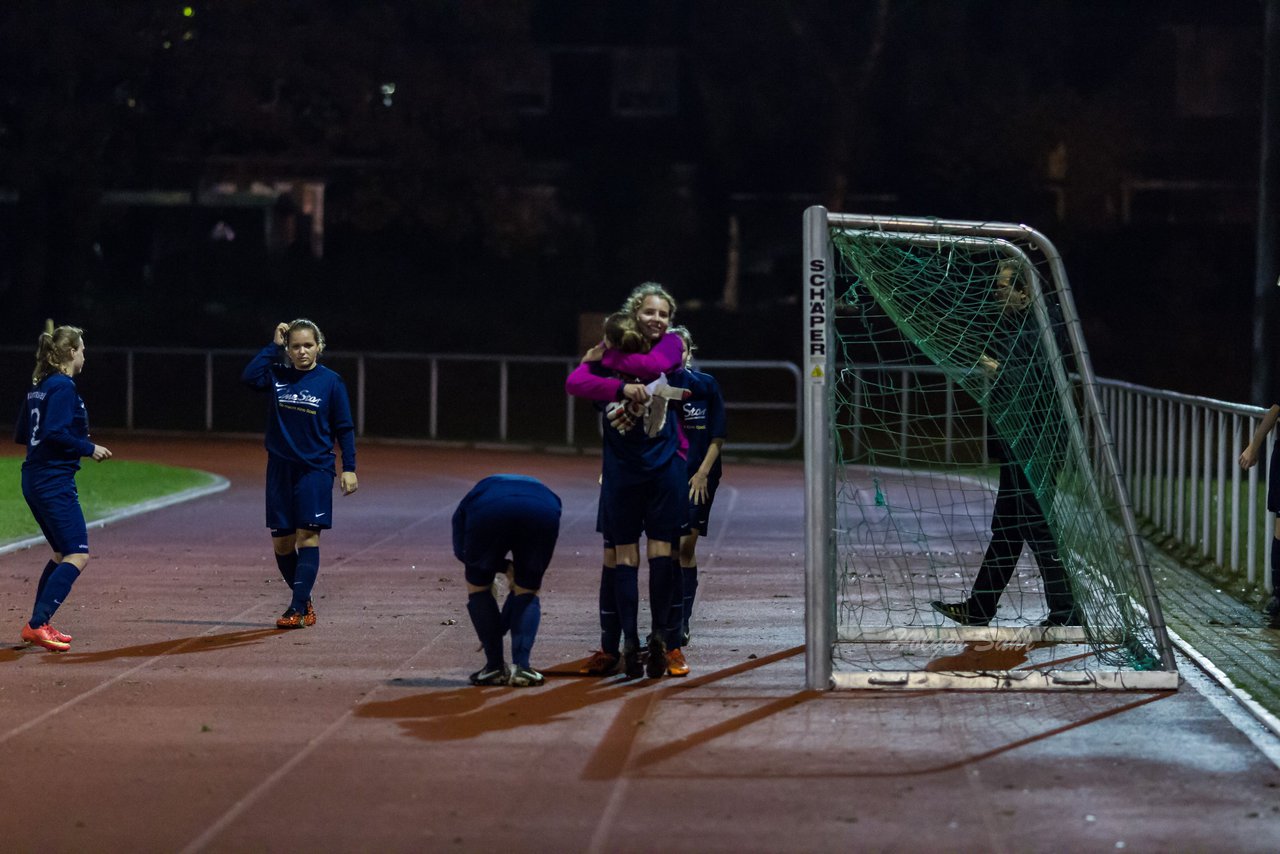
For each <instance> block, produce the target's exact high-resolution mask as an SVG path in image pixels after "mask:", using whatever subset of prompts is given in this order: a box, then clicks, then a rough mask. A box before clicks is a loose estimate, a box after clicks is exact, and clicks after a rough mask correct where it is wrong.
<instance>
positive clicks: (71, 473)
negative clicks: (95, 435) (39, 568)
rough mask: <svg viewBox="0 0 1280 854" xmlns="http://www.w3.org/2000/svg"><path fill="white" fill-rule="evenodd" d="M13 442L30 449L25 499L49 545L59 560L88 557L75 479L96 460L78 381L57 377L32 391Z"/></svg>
mask: <svg viewBox="0 0 1280 854" xmlns="http://www.w3.org/2000/svg"><path fill="white" fill-rule="evenodd" d="M13 439H14V441H15V442H17V443H18V444H20V445H26V446H27V458H26V460H24V461H23V463H22V496H23V498H25V499H26V501H27V506H28V507H30V508H31V515H32V516H34V517H35V520H36V523H37V524H38V525H39V526H40V531H41V533H43V534H44V537H45V539H46V540H47V541H48V542H49V546H50V547H51V548H52V549H53V550H54V551H55V552H57V553H59V554H61V555H69V554H86V553H88V551H89V536H88V531H87V528H86V526H85V521H84V512H83V511H82V510H81V508H80V496H79V493H78V492H77V491H76V482H75V474H76V471H78V470H79V468H80V458H81V457H87V456H92V454H93V442H91V441H89V415H88V413H87V412H86V411H85V408H84V401H83V400H81V399H80V395H79V393H77V392H76V384H75V381H74V380H72V379H71V377H69V376H67V375H66V374H63V373H54V374H50V375H49V376H47V377H45V378H44V379H42V380H41V381H40V382H39V384H37V385H36V386H35V388H33V389H31V390H30V391H28V392H27V396H26V399H25V400H24V401H23V407H22V411H21V412H20V413H19V415H18V422H17V425H16V426H15V428H14V436H13Z"/></svg>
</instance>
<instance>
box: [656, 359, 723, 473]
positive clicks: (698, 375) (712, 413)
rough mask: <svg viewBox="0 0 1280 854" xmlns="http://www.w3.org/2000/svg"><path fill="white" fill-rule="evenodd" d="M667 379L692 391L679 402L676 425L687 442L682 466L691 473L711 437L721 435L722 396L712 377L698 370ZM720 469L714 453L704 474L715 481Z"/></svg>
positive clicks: (719, 436) (679, 372) (703, 454)
mask: <svg viewBox="0 0 1280 854" xmlns="http://www.w3.org/2000/svg"><path fill="white" fill-rule="evenodd" d="M669 379H670V382H671V384H672V385H673V386H678V387H680V388H687V389H688V390H689V391H690V392H691V393H692V394H691V396H690V397H689V399H688V400H685V401H682V402H681V403H680V424H681V426H682V427H683V428H684V435H685V439H687V440H688V442H689V448H688V451H687V453H686V460H687V466H686V467H687V468H688V470H689V473H690V474H692V473H693V472H696V471H697V470H698V467H699V466H701V465H702V461H703V460H705V459H706V458H707V451H708V449H710V447H711V440H713V439H723V438H725V429H726V425H725V416H724V396H723V395H721V394H720V384H719V383H718V382H716V378H715V377H713V376H711V375H710V374H704V373H702V372H701V371H694V370H690V369H688V368H686V369H684V370H683V371H678V372H676V373H675V374H673V375H672V376H671V377H670V378H669ZM720 472H721V466H720V458H719V457H718V456H717V457H716V459H715V462H713V463H712V464H711V471H710V472H708V473H707V480H708V481H709V482H711V481H718V480H719V479H720Z"/></svg>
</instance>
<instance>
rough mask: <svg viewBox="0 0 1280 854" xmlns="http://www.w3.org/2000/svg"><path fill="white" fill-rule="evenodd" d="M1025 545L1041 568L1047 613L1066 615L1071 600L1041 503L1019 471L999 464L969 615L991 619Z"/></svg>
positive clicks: (1020, 470)
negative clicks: (988, 536) (987, 539)
mask: <svg viewBox="0 0 1280 854" xmlns="http://www.w3.org/2000/svg"><path fill="white" fill-rule="evenodd" d="M1024 545H1025V546H1030V547H1031V553H1032V555H1034V556H1035V560H1036V565H1037V566H1038V567H1039V568H1040V577H1041V578H1042V579H1043V580H1044V594H1045V599H1046V600H1047V602H1048V605H1049V614H1050V615H1051V616H1053V617H1065V616H1067V615H1068V614H1070V613H1071V611H1072V608H1073V607H1074V604H1075V601H1074V599H1073V598H1072V595H1071V585H1070V584H1069V582H1068V581H1067V573H1066V569H1065V568H1064V567H1063V565H1062V558H1061V557H1060V556H1059V555H1058V545H1057V543H1055V542H1054V539H1053V533H1052V532H1051V531H1050V530H1049V523H1048V522H1047V521H1046V520H1045V517H1044V511H1043V510H1041V509H1040V502H1039V501H1037V500H1036V496H1035V494H1034V493H1033V492H1032V490H1031V484H1030V483H1029V482H1028V481H1027V476H1026V475H1025V474H1023V472H1022V469H1021V467H1019V466H1018V464H1017V463H1012V462H1009V461H1007V460H1001V462H1000V488H999V490H998V491H997V492H996V503H995V507H994V508H993V510H992V512H991V542H990V543H989V544H988V545H987V551H986V553H985V554H984V555H983V556H982V566H981V567H980V568H979V569H978V577H977V578H976V579H974V582H973V592H972V593H971V594H970V595H969V613H970V614H972V615H973V616H975V617H977V616H981V617H983V618H984V619H988V620H989V619H991V618H992V617H994V616H995V613H996V605H997V604H998V603H999V602H1000V595H1001V594H1002V593H1004V590H1005V588H1006V587H1008V586H1009V581H1010V579H1012V578H1013V570H1014V567H1015V566H1017V564H1018V557H1019V556H1020V555H1021V554H1022V547H1023V546H1024Z"/></svg>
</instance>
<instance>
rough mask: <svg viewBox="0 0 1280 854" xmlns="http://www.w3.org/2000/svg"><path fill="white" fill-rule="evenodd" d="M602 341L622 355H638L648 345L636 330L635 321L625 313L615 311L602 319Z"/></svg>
mask: <svg viewBox="0 0 1280 854" xmlns="http://www.w3.org/2000/svg"><path fill="white" fill-rule="evenodd" d="M604 340H605V341H606V342H608V344H609V346H610V347H612V348H613V349H615V350H619V351H621V352H623V353H639V352H641V351H643V350H644V349H645V344H647V343H648V342H646V341H645V340H644V336H643V335H641V334H640V330H638V329H636V319H635V318H634V317H632V316H631V315H630V314H628V313H627V312H625V311H615V312H614V313H613V314H611V315H609V316H608V317H606V318H605V319H604Z"/></svg>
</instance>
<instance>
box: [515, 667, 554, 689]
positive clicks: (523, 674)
mask: <svg viewBox="0 0 1280 854" xmlns="http://www.w3.org/2000/svg"><path fill="white" fill-rule="evenodd" d="M545 681H546V677H544V676H543V675H542V674H541V673H539V672H538V671H536V670H534V669H533V668H532V667H521V666H520V665H519V664H516V665H513V666H512V668H511V687H512V688H536V687H537V686H539V685H541V684H542V683H543V682H545Z"/></svg>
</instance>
